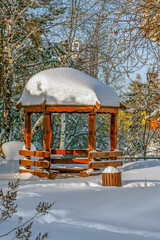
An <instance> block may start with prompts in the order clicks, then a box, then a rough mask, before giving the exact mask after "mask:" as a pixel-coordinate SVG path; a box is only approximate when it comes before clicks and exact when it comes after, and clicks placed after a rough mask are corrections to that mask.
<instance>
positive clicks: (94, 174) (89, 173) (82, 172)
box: [80, 170, 102, 177]
mask: <svg viewBox="0 0 160 240" xmlns="http://www.w3.org/2000/svg"><path fill="white" fill-rule="evenodd" d="M101 174H102V171H101V170H98V171H92V172H90V171H88V170H87V171H81V172H80V175H81V177H89V176H97V175H101Z"/></svg>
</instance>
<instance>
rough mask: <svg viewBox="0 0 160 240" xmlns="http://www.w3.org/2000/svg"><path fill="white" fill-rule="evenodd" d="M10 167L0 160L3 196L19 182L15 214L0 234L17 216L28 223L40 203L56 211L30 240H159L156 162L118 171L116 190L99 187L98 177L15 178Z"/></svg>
mask: <svg viewBox="0 0 160 240" xmlns="http://www.w3.org/2000/svg"><path fill="white" fill-rule="evenodd" d="M14 161H15V163H14V164H13V163H12V164H10V162H12V161H11V160H8V161H6V160H3V159H0V188H3V189H4V191H5V190H6V189H7V183H8V180H14V179H17V178H19V177H20V178H21V181H20V187H19V190H18V205H19V207H18V212H17V213H16V215H15V216H14V217H13V219H11V220H8V221H7V222H5V223H2V224H0V234H2V233H5V232H7V231H8V230H9V229H11V228H12V227H13V226H15V224H16V221H17V219H18V217H19V216H22V217H23V218H24V219H28V218H29V217H31V216H32V215H33V214H34V212H35V210H34V209H35V207H36V205H37V204H38V203H39V202H40V201H45V202H55V205H54V206H53V208H52V210H51V211H50V213H49V214H48V215H46V216H44V217H41V218H38V219H36V220H35V223H34V225H33V228H32V229H33V233H34V234H35V235H36V233H38V232H39V231H41V232H46V231H48V232H50V234H49V238H48V239H55V240H75V239H76V240H97V239H100V240H106V239H108V240H129V239H130V240H140V239H148V240H153V239H160V162H159V161H137V162H131V163H125V164H124V165H123V166H122V167H121V168H119V169H121V171H122V181H123V186H122V187H120V188H119V187H103V186H102V179H101V176H94V177H88V178H82V177H78V175H75V176H71V175H68V176H67V177H66V176H64V175H59V176H58V177H57V178H56V179H55V180H49V179H40V178H38V177H35V176H32V175H30V174H21V176H20V175H19V173H18V172H17V169H18V161H16V160H14ZM13 166H14V167H13ZM12 237H13V236H12ZM12 237H11V236H10V237H5V238H3V239H5V240H6V239H12ZM32 239H35V238H32Z"/></svg>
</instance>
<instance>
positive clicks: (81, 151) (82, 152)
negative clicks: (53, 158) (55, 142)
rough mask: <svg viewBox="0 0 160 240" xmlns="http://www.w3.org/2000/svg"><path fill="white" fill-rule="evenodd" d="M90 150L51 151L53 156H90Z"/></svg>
mask: <svg viewBox="0 0 160 240" xmlns="http://www.w3.org/2000/svg"><path fill="white" fill-rule="evenodd" d="M88 152H89V150H88V149H73V150H71V149H51V154H62V155H65V154H68V155H88Z"/></svg>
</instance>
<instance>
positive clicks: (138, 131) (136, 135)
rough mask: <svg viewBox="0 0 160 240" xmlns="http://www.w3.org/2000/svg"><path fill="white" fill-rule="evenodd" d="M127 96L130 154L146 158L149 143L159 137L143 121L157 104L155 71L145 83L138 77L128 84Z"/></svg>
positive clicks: (149, 73)
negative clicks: (129, 114)
mask: <svg viewBox="0 0 160 240" xmlns="http://www.w3.org/2000/svg"><path fill="white" fill-rule="evenodd" d="M130 91H131V92H130V93H129V94H128V106H129V111H131V112H132V118H131V119H130V122H131V124H130V128H129V136H128V137H129V143H130V154H131V155H132V154H134V153H138V154H143V155H144V156H146V154H147V148H148V146H149V144H150V143H151V141H152V140H153V139H155V138H157V137H158V136H159V128H158V127H156V128H155V129H151V125H150V122H149V121H147V120H146V119H145V117H146V115H150V114H151V112H152V111H154V109H157V107H158V104H159V99H160V95H159V79H158V77H157V76H156V75H155V70H154V69H151V70H149V71H148V73H147V81H146V82H145V83H142V80H141V78H140V76H137V79H136V80H135V81H132V83H131V84H130Z"/></svg>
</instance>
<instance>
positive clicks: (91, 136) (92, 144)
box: [88, 113, 96, 151]
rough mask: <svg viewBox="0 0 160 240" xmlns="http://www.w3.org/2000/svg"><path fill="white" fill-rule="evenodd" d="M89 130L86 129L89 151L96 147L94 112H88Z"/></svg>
mask: <svg viewBox="0 0 160 240" xmlns="http://www.w3.org/2000/svg"><path fill="white" fill-rule="evenodd" d="M88 128H89V130H88V148H89V151H92V150H95V149H96V114H95V113H89V127H88Z"/></svg>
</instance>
